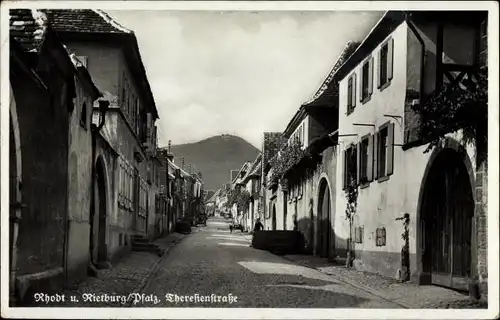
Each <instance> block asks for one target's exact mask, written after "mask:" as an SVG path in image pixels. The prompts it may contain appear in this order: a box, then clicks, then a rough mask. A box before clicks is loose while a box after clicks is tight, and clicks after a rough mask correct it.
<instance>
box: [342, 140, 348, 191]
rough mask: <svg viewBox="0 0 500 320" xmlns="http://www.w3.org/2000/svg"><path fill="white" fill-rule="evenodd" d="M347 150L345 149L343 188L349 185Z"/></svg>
mask: <svg viewBox="0 0 500 320" xmlns="http://www.w3.org/2000/svg"><path fill="white" fill-rule="evenodd" d="M347 169H348V166H347V150H344V181H343V183H342V190H345V189H346V187H347Z"/></svg>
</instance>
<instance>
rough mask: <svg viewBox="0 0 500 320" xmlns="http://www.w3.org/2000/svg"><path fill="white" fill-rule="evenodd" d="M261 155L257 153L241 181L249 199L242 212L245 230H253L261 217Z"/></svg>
mask: <svg viewBox="0 0 500 320" xmlns="http://www.w3.org/2000/svg"><path fill="white" fill-rule="evenodd" d="M261 166H262V154H261V153H259V154H258V155H257V157H256V158H255V160H254V161H253V162H252V163H251V164H250V165H249V166H248V168H247V169H246V170H245V171H246V173H245V175H244V176H243V178H242V179H241V185H242V187H243V188H244V189H245V190H246V191H247V192H248V194H249V199H248V204H247V207H246V210H245V212H244V218H243V221H244V224H243V225H244V227H245V229H246V230H253V226H254V225H255V222H256V221H257V218H263V215H262V217H261V213H262V211H261V210H262V199H261V192H260V188H261V182H262V180H261V177H260V175H261V172H262V168H261ZM261 220H263V219H261Z"/></svg>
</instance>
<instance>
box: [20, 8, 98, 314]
mask: <svg viewBox="0 0 500 320" xmlns="http://www.w3.org/2000/svg"><path fill="white" fill-rule="evenodd" d="M10 57H11V59H10V101H11V104H10V116H11V117H10V202H11V206H10V208H11V209H10V216H11V222H10V223H11V224H10V270H11V274H10V294H11V297H12V298H13V299H12V301H11V303H16V302H18V303H20V304H21V305H22V304H26V303H27V304H29V303H30V302H31V301H30V300H31V298H32V294H33V293H34V291H36V292H39V291H44V292H53V291H60V290H61V288H62V286H64V285H69V284H71V283H74V282H76V281H79V280H81V279H82V278H84V277H85V276H86V274H87V266H88V263H89V260H90V251H91V248H92V246H91V240H90V239H91V225H92V221H91V212H92V211H93V210H94V208H93V203H92V202H91V195H92V192H93V189H92V186H93V181H92V174H91V172H92V158H91V154H92V153H91V141H92V135H93V133H92V129H91V116H92V108H93V107H94V105H96V108H98V109H99V105H101V106H102V105H107V104H108V102H103V103H101V102H98V101H97V100H98V98H99V97H101V96H102V94H101V92H100V91H99V90H98V89H97V87H96V86H95V84H94V82H93V80H92V78H91V77H90V74H89V72H88V71H87V69H86V68H85V66H84V65H83V64H82V63H81V61H79V60H78V59H77V58H76V57H75V56H74V55H71V54H70V53H69V52H68V51H67V50H66V48H65V46H64V45H63V44H62V43H61V41H60V39H59V37H58V35H57V34H56V33H55V32H54V31H53V29H52V28H51V27H50V24H49V21H48V19H47V17H46V16H45V15H44V14H43V13H42V12H40V11H38V10H26V9H15V10H10ZM99 99H100V100H101V98H99ZM76 154H78V155H79V156H78V157H76ZM82 239H83V241H82Z"/></svg>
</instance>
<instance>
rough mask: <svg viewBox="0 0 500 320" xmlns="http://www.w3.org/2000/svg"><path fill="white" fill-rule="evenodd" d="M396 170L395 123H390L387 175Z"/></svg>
mask: <svg viewBox="0 0 500 320" xmlns="http://www.w3.org/2000/svg"><path fill="white" fill-rule="evenodd" d="M393 172H394V123H391V124H389V128H388V134H387V175H391V174H392V173H393Z"/></svg>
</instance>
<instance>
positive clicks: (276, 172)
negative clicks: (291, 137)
mask: <svg viewBox="0 0 500 320" xmlns="http://www.w3.org/2000/svg"><path fill="white" fill-rule="evenodd" d="M318 159H320V157H318V155H317V154H316V153H315V152H314V150H313V149H311V148H306V149H303V148H302V144H301V143H300V142H299V141H298V140H296V141H293V142H292V143H290V144H283V145H282V147H281V149H280V151H279V153H278V154H277V155H276V156H275V157H274V158H273V159H271V161H270V163H271V167H272V173H271V177H270V182H271V184H276V183H278V182H280V181H281V182H282V183H284V184H286V179H285V176H286V175H287V173H289V172H290V170H292V169H294V168H295V167H297V165H298V164H299V163H302V164H305V168H304V169H314V168H315V166H316V165H317V164H318V161H317V160H318Z"/></svg>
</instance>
